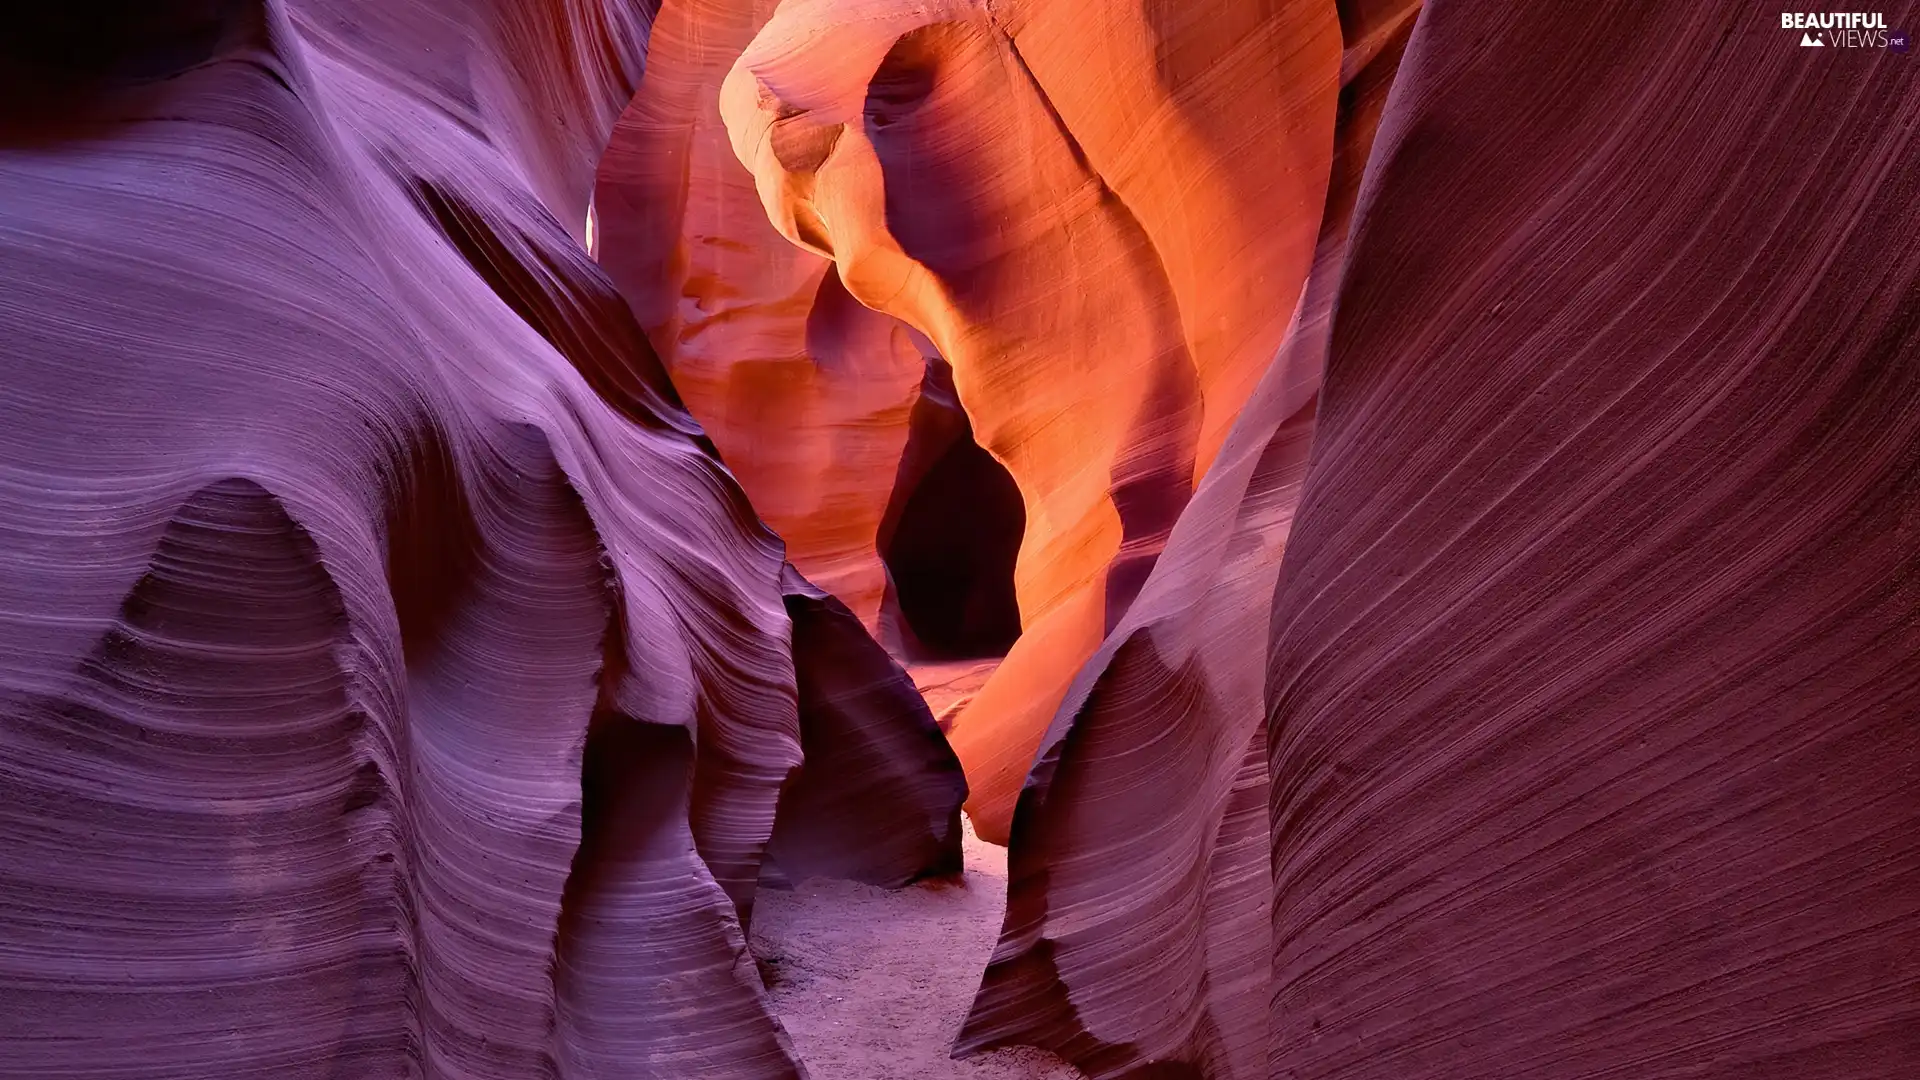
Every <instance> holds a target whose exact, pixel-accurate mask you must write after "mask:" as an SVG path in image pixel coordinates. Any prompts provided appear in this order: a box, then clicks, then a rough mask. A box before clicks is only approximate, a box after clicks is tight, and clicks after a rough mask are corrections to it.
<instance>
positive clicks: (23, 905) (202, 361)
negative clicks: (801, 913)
mask: <svg viewBox="0 0 1920 1080" xmlns="http://www.w3.org/2000/svg"><path fill="white" fill-rule="evenodd" d="M116 13H118V14H126V12H124V11H122V10H121V6H120V5H110V4H89V3H77V4H69V5H65V6H64V7H62V8H59V9H58V10H54V9H48V11H46V12H43V13H40V14H36V15H34V16H32V17H30V18H25V19H23V20H22V21H21V23H20V24H19V25H17V26H15V27H14V28H12V30H10V34H12V36H11V37H10V38H9V39H8V41H7V46H6V47H7V49H8V52H7V54H6V57H5V62H4V64H0V74H3V75H4V79H5V86H4V87H0V99H4V100H6V101H7V102H8V105H7V107H6V115H5V118H4V123H3V124H0V251H4V260H0V327H4V330H5V334H6V339H7V342H8V346H7V349H6V352H5V359H4V375H5V383H6V392H5V393H4V394H3V395H0V906H4V907H5V909H6V911H7V912H8V916H7V918H6V920H5V925H4V927H0V1017H4V1019H3V1020H0V1040H3V1041H4V1042H5V1044H6V1050H5V1054H4V1057H5V1059H6V1060H5V1063H4V1065H0V1072H7V1073H9V1074H11V1075H20V1076H35V1077H45V1076H56V1075H92V1076H98V1075H107V1074H112V1075H129V1076H131V1075H139V1076H143V1077H178V1078H182V1080H184V1078H189V1077H192V1078H202V1077H209V1076H236V1077H237V1076H262V1077H266V1076H272V1077H315V1078H320V1077H338V1076H355V1077H376V1076H396V1077H398V1076H425V1077H463V1078H472V1077H501V1078H509V1077H510V1078H515V1080H519V1078H524V1077H530V1076H549V1077H600V1076H605V1077H616V1076H618V1077H630V1076H635V1075H646V1076H655V1077H679V1076H685V1077H692V1076H710V1075H716V1070H717V1071H718V1073H719V1074H724V1075H728V1076H742V1077H792V1076H796V1075H798V1073H799V1069H798V1066H797V1065H796V1063H795V1062H794V1061H793V1060H792V1057H791V1054H790V1053H789V1051H788V1049H787V1047H786V1042H785V1038H784V1036H783V1034H782V1033H781V1032H780V1030H779V1027H778V1025H777V1024H776V1023H774V1021H773V1020H772V1018H771V1017H770V1016H769V1015H768V1013H767V1010H766V1006H765V998H764V993H763V991H762V989H761V986H760V983H759V978H758V975H757V974H756V973H755V971H754V968H753V965H752V964H751V962H750V958H748V957H747V956H746V954H745V948H744V939H743V936H742V933H741V927H742V923H743V921H744V920H745V919H746V918H747V917H748V916H749V914H750V911H751V905H752V901H753V896H754V892H755V888H756V882H757V881H758V880H759V878H760V876H761V874H762V871H763V869H764V868H765V866H766V864H767V862H768V855H769V851H771V853H772V859H773V861H774V862H777V863H778V864H779V865H778V870H779V871H780V872H782V873H785V874H787V875H788V876H790V877H798V876H804V875H805V874H808V873H815V872H832V873H841V874H846V875H849V876H854V877H858V878H860V879H862V880H868V881H874V882H878V883H883V884H898V883H901V882H903V881H906V880H908V879H910V878H912V877H915V876H917V875H920V874H924V873H930V872H944V871H947V870H951V869H953V868H954V867H955V865H956V863H957V859H958V849H957V842H958V831H957V811H958V806H959V802H960V800H961V798H962V797H963V796H964V785H963V783H962V781H961V779H960V776H959V770H958V766H957V762H956V761H955V760H954V758H953V757H952V754H951V752H950V751H949V750H948V749H947V748H946V746H945V744H944V742H943V741H942V740H941V737H940V735H939V733H938V731H937V729H936V728H935V727H934V723H933V719H932V717H931V716H930V715H929V714H928V713H927V711H926V708H925V706H924V704H923V703H922V702H921V701H920V699H919V698H918V696H917V695H916V694H915V693H914V691H913V689H912V686H911V684H909V683H908V682H907V681H906V679H905V677H904V675H903V674H902V673H901V671H900V670H899V668H898V667H897V666H896V665H895V664H893V662H892V661H891V660H889V659H888V657H887V656H886V655H885V653H884V652H882V651H881V649H880V648H879V646H878V645H877V644H875V643H874V642H873V641H872V639H871V638H870V637H868V636H867V634H866V632H865V631H864V630H863V629H862V627H861V626H860V623H859V620H858V618H857V617H856V616H855V615H854V614H853V612H851V611H850V610H849V608H848V607H847V606H845V605H842V604H839V603H838V602H836V601H834V600H833V599H832V598H831V597H829V596H828V595H826V594H825V593H823V592H822V591H821V590H819V589H817V588H815V587H813V586H812V585H810V584H809V583H807V582H806V581H805V580H804V579H803V578H802V577H800V576H799V575H797V574H795V573H794V572H793V571H792V569H791V568H790V567H788V566H787V565H786V564H785V560H784V557H783V551H782V548H781V545H780V544H779V543H778V541H777V540H776V538H775V537H774V536H773V535H771V534H770V533H769V532H767V531H766V529H765V528H764V527H763V526H762V525H761V524H760V522H759V521H758V520H757V519H756V517H755V515H754V513H753V511H752V509H751V507H750V506H749V505H748V503H747V501H746V499H745V498H744V497H743V496H742V494H741V492H740V490H739V488H738V487H737V486H736V484H735V483H734V481H733V479H732V478H731V476H730V475H729V474H728V473H727V472H726V471H725V469H724V468H723V467H722V466H721V465H720V464H719V463H718V461H717V460H716V458H715V457H714V456H713V454H712V453H711V444H710V443H709V442H708V441H707V440H706V439H705V437H704V436H703V435H701V433H700V431H699V429H698V427H697V426H696V425H695V424H694V423H693V421H692V420H691V419H690V418H689V417H688V416H687V414H686V413H685V412H684V411H683V409H682V408H681V407H680V405H679V404H678V400H677V398H676V395H675V394H674V392H673V390H672V388H671V386H670V385H669V384H668V382H667V380H666V378H665V374H664V372H663V370H662V368H661V366H660V364H659V362H658V360H657V359H656V358H655V356H654V354H653V353H652V351H651V349H650V348H649V347H648V344H647V341H646V338H645V337H644V335H643V334H642V333H641V331H640V328H639V327H638V326H637V325H636V323H635V322H634V320H633V318H632V316H631V315H630V313H629V311H628V307H627V305H626V303H625V302H624V301H623V299H622V298H621V297H620V295H619V294H617V293H616V292H615V291H614V290H613V288H612V286H611V285H610V283H609V282H608V281H607V279H606V278H605V277H604V276H603V275H602V274H601V272H600V271H599V270H598V269H597V268H596V267H595V266H594V265H593V264H592V262H591V261H590V260H589V259H588V257H587V255H586V253H585V252H584V251H583V250H582V248H581V247H580V245H579V240H580V237H578V236H576V235H570V234H569V230H575V229H581V228H582V227H583V226H584V224H585V222H586V220H587V204H588V198H589V193H590V190H591V178H592V175H593V170H594V168H595V163H596V161H597V159H598V156H599V153H600V150H601V147H602V145H603V144H604V142H605V139H606V136H607V133H608V132H609V131H610V130H611V129H612V127H613V124H614V121H615V118H616V117H617V116H618V115H619V113H620V110H621V109H622V108H624V107H625V105H626V103H627V101H628V99H629V96H630V94H631V92H632V89H633V87H634V86H635V84H636V83H637V82H638V81H639V79H640V76H641V70H642V54H643V50H644V44H645V34H646V30H647V13H646V12H645V10H644V9H642V8H640V7H637V6H634V5H627V4H616V3H612V2H607V3H600V2H596V0H575V2H569V3H565V4H561V3H554V4H537V5H536V4H523V3H518V2H513V3H507V2H501V3H489V2H477V3H471V4H465V5H460V6H458V7H457V8H449V7H448V6H446V5H441V4H433V3H425V2H419V3H415V2H410V0H380V2H378V3H374V2H364V3H362V2H356V0H326V2H322V0H310V2H309V0H301V2H293V3H248V2H234V3H224V4H223V3H200V4H192V3H172V4H160V5H148V6H143V7H142V10H141V12H140V13H139V17H138V19H136V20H134V21H132V22H129V23H126V24H124V25H123V24H120V23H116V22H114V20H113V19H112V18H109V16H114V15H116ZM129 18H131V16H129ZM103 25H105V26H107V27H108V30H107V31H105V32H98V31H99V27H101V26H103ZM122 29H124V30H125V32H124V33H122V32H119V31H120V30H122ZM563 223H564V224H563Z"/></svg>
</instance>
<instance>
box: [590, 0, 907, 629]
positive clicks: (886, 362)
mask: <svg viewBox="0 0 1920 1080" xmlns="http://www.w3.org/2000/svg"><path fill="white" fill-rule="evenodd" d="M775 7H776V3H775V0H707V2H700V3H690V2H684V0H682V2H670V3H665V4H663V5H662V6H661V10H660V13H659V15H658V17H657V18H656V20H655V22H654V27H653V33H652V35H651V40H650V44H649V47H648V54H647V71H646V74H645V76H644V77H643V78H642V80H641V85H640V87H639V90H638V93H637V94H636V95H635V97H634V99H633V103H632V104H631V105H630V106H629V107H628V108H627V110H626V112H625V113H624V114H623V115H622V116H621V118H620V121H619V123H618V124H617V125H616V126H615V127H614V130H613V135H612V138H611V139H610V141H609V143H608V146H607V153H606V156H605V158H604V159H603V161H602V163H601V165H600V169H599V176H598V181H597V192H598V194H597V197H596V200H595V208H596V211H597V216H598V220H599V226H600V228H599V236H598V238H597V243H596V245H595V250H596V254H597V256H598V258H599V261H600V264H601V265H602V266H604V267H606V269H607V272H608V274H609V275H610V276H611V277H612V278H613V279H614V281H615V283H616V284H617V285H618V286H619V287H620V289H621V291H622V292H623V293H624V294H625V295H626V296H627V298H628V299H629V301H630V302H631V303H632V306H633V310H634V313H635V315H636V316H637V317H638V318H639V321H640V323H641V326H642V327H643V328H644V329H645V330H646V332H647V335H648V337H649V338H650V339H651V341H652V343H653V345H654V347H655V350H656V352H657V353H658V354H659V356H660V359H661V360H662V362H663V363H664V364H665V365H666V367H667V370H668V372H669V374H670V375H671V377H672V379H673V383H674V386H675V387H676V388H677V389H678V390H679V392H680V394H681V395H682V398H683V399H684V400H685V401H686V403H687V407H688V408H689V409H690V410H691V411H692V413H693V414H694V416H695V417H696V418H697V419H698V420H699V421H700V423H701V425H702V427H704V428H705V430H706V432H707V434H708V435H709V436H710V437H711V438H712V439H713V440H714V443H715V445H716V446H718V447H719V450H720V453H721V455H722V457H723V459H724V460H725V461H726V463H727V466H728V468H729V469H730V470H731V471H732V472H733V474H734V475H735V476H736V477H737V478H738V479H739V481H740V484H741V486H742V487H743V488H744V489H745V490H746V492H747V495H748V497H749V498H750V499H751V500H752V501H753V506H754V509H755V510H756V511H757V512H758V513H759V514H760V515H761V516H762V517H763V518H764V519H765V520H766V521H767V523H768V524H769V525H770V526H772V528H773V529H774V530H775V531H776V532H777V533H778V534H779V535H780V537H781V538H782V539H783V540H784V541H785V542H786V545H787V551H788V555H789V557H790V558H791V559H792V560H793V563H794V565H795V566H797V567H798V568H799V569H800V570H801V571H802V572H804V573H805V574H807V576H808V577H810V578H811V579H812V580H813V581H814V582H815V583H816V584H818V585H820V586H821V587H822V588H824V589H826V590H827V591H829V592H830V593H832V594H833V595H834V596H836V597H838V598H839V599H840V600H841V601H842V602H843V603H845V604H846V605H847V606H848V607H849V608H850V609H852V610H853V611H854V612H855V613H856V614H857V615H858V616H859V617H860V618H861V620H862V621H863V622H865V623H866V624H867V625H868V626H869V627H872V628H874V629H876V630H877V629H879V628H880V613H881V606H882V600H883V598H884V596H885V594H886V586H887V574H886V569H885V567H884V565H883V563H882V560H881V554H880V552H879V550H878V548H877V540H876V538H877V536H878V534H879V531H880V524H881V519H882V517H883V516H884V515H885V513H886V509H887V504H888V500H889V497H890V495H891V494H892V492H893V489H894V481H895V473H896V470H897V468H898V465H899V462H900V458H901V453H902V451H903V450H904V448H905V446H906V442H907V438H908V426H909V425H908V421H909V417H910V414H911V412H912V410H913V407H914V402H915V399H916V396H917V394H918V391H919V388H920V383H921V380H922V378H923V376H924V372H925V361H924V359H923V358H922V356H921V353H920V350H919V349H918V348H917V347H916V345H915V344H914V342H913V341H912V340H911V338H910V336H909V333H908V330H907V328H906V327H905V326H904V325H902V324H901V323H900V322H899V321H898V320H896V319H894V318H893V317H891V316H889V315H884V314H881V313H879V312H876V311H873V310H872V309H870V308H868V307H866V306H864V305H862V304H861V303H860V302H859V301H857V300H855V299H854V298H853V297H852V296H850V295H849V294H848V292H847V290H846V289H845V287H844V286H842V285H841V283H840V278H839V275H838V273H837V272H836V270H835V267H834V265H833V263H832V262H831V261H830V260H828V259H826V258H823V257H821V256H819V255H816V254H814V253H812V252H809V251H804V250H801V249H800V248H798V247H795V246H794V245H792V244H789V243H787V242H786V240H785V239H783V238H782V237H781V236H780V234H779V233H778V232H776V231H774V228H773V226H772V225H771V224H770V223H769V222H768V220H767V216H766V214H765V213H764V212H763V211H762V210H761V209H760V204H759V198H758V196H756V195H755V193H754V187H753V174H751V173H749V172H747V171H746V170H745V169H743V168H742V167H741V166H740V163H739V162H738V161H737V160H735V159H734V156H733V151H732V148H731V147H730V146H729V145H728V142H727V133H726V128H725V127H724V126H723V125H722V123H721V118H720V107H719V99H720V85H721V81H722V80H723V79H724V78H725V77H726V74H727V70H728V68H729V67H730V66H731V65H732V64H733V61H734V60H735V59H736V58H737V57H738V56H739V55H740V53H741V51H742V50H744V49H745V48H746V47H747V44H748V43H749V42H750V41H751V40H752V39H753V35H754V32H755V31H756V30H758V29H759V28H760V26H761V25H762V24H764V23H765V22H766V20H767V17H768V16H769V15H771V14H772V13H773V10H774V8H775Z"/></svg>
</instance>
